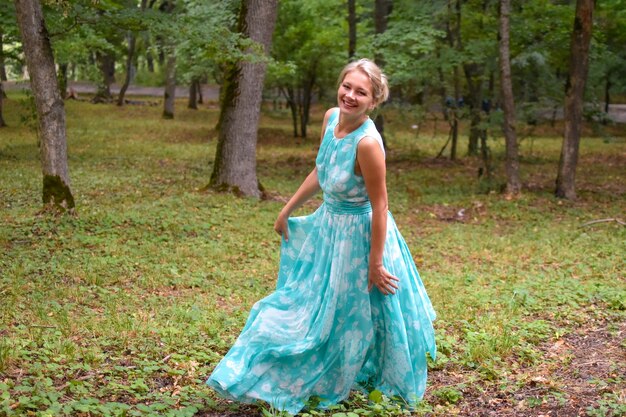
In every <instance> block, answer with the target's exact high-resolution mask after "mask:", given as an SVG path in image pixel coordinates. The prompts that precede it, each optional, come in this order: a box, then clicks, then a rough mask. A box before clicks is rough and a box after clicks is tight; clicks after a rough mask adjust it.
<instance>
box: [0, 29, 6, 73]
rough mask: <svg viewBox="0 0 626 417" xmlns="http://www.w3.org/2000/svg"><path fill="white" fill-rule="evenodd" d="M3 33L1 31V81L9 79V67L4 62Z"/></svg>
mask: <svg viewBox="0 0 626 417" xmlns="http://www.w3.org/2000/svg"><path fill="white" fill-rule="evenodd" d="M2 38H3V33H2V31H0V81H7V69H6V66H5V64H4V43H3V42H2V41H3V39H2Z"/></svg>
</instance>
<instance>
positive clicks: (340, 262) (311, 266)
mask: <svg viewBox="0 0 626 417" xmlns="http://www.w3.org/2000/svg"><path fill="white" fill-rule="evenodd" d="M337 121H338V110H336V111H335V112H334V113H333V114H332V116H330V117H329V121H328V126H327V128H326V132H325V134H324V137H323V139H322V143H321V145H320V149H319V152H318V156H317V159H316V166H317V175H318V179H319V183H320V186H321V188H322V191H323V193H324V202H323V204H322V205H321V206H320V207H319V208H318V209H317V210H316V211H315V212H314V213H313V214H311V215H308V216H303V217H292V218H289V220H288V228H289V241H288V242H285V241H284V240H283V242H282V245H281V254H280V267H279V272H278V281H277V285H276V291H275V292H273V293H272V294H270V295H269V296H267V297H266V298H264V299H262V300H260V301H258V302H257V303H256V304H255V305H254V307H253V308H252V310H251V312H250V316H249V318H248V320H247V322H246V325H245V327H244V329H243V331H242V332H241V334H240V336H239V338H238V339H237V341H236V342H235V344H234V346H233V347H232V348H231V349H230V351H229V352H228V353H227V354H226V356H225V357H224V358H223V360H222V361H221V362H220V363H219V364H218V365H217V367H216V368H215V370H214V371H213V373H212V375H211V376H210V378H209V379H208V381H207V384H208V385H209V386H211V387H212V388H214V389H215V390H216V391H217V392H218V394H220V395H221V396H223V397H226V398H230V399H234V400H237V401H241V402H254V401H255V400H263V401H265V402H267V403H269V404H270V405H271V406H273V407H274V408H276V409H279V410H285V411H288V412H290V413H292V414H296V413H297V412H298V411H300V410H301V409H302V408H303V407H304V406H305V405H306V403H307V400H308V399H309V398H311V397H317V400H318V401H320V402H319V407H321V408H324V407H327V406H328V405H331V404H336V403H338V402H340V401H342V400H344V399H345V398H347V396H348V395H349V393H350V390H351V389H353V388H354V389H370V390H371V389H378V390H380V391H381V392H382V393H384V394H386V395H388V396H389V397H400V398H402V399H403V400H404V401H406V402H408V403H409V404H415V402H416V401H419V400H420V399H421V398H422V397H423V394H424V390H425V388H426V352H428V353H429V354H430V356H431V357H432V358H434V357H435V352H436V349H435V338H434V331H433V327H432V321H433V320H434V319H435V312H434V310H433V308H432V305H431V302H430V300H429V299H428V295H427V294H426V290H425V289H424V285H423V284H422V281H421V279H420V277H419V274H418V272H417V269H416V267H415V263H414V262H413V259H412V257H411V254H410V253H409V249H408V247H407V245H406V243H405V241H404V239H403V237H402V236H401V235H400V232H399V231H398V229H397V227H396V224H395V222H394V220H393V218H392V217H391V214H388V219H387V236H386V241H385V247H384V252H383V265H384V267H385V268H386V269H387V270H388V271H389V272H390V273H391V274H392V275H394V276H396V277H397V278H399V280H400V281H399V283H398V286H399V289H398V290H397V291H396V293H395V294H394V295H383V294H382V293H380V292H379V291H378V290H377V289H376V288H373V289H372V290H371V291H368V288H367V286H368V259H369V250H370V240H371V232H370V229H371V214H372V209H371V204H370V202H369V199H368V196H367V192H366V189H365V183H364V180H363V178H362V177H361V176H359V175H357V174H355V172H354V168H355V161H356V150H357V145H358V143H359V141H360V140H361V139H362V138H364V137H366V136H369V137H372V138H375V139H376V140H378V142H379V143H380V144H381V147H382V140H381V137H380V134H379V133H378V131H377V130H376V128H375V126H374V123H373V122H372V120H371V119H369V118H368V119H367V120H366V121H365V122H364V123H363V124H362V125H361V126H360V127H359V128H358V129H357V130H355V131H353V132H352V133H350V134H349V135H347V136H345V137H344V138H341V139H338V138H336V137H335V135H334V131H335V126H336V125H337Z"/></svg>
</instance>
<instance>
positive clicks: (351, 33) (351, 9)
mask: <svg viewBox="0 0 626 417" xmlns="http://www.w3.org/2000/svg"><path fill="white" fill-rule="evenodd" d="M355 53H356V4H355V0H348V60H352V59H353V58H354V54H355Z"/></svg>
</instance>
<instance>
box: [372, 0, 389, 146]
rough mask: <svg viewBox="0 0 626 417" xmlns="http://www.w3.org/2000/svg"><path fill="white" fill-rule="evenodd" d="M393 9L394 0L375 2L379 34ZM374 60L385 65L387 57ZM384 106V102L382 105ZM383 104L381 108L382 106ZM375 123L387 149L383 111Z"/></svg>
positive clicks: (376, 55) (378, 57) (384, 27)
mask: <svg viewBox="0 0 626 417" xmlns="http://www.w3.org/2000/svg"><path fill="white" fill-rule="evenodd" d="M392 10H393V0H376V1H375V3H374V29H375V33H376V34H377V35H380V34H383V33H385V31H386V30H387V23H388V21H389V15H390V14H391V11H392ZM374 62H376V64H377V65H378V66H380V67H383V66H384V65H385V59H384V57H383V55H382V54H380V53H375V54H374ZM382 106H384V104H383V105H382ZM382 106H381V108H382ZM374 125H375V126H376V130H378V133H380V137H381V139H382V140H383V147H384V148H385V149H387V139H386V138H385V116H384V115H383V113H382V112H379V113H378V114H377V115H376V118H375V119H374Z"/></svg>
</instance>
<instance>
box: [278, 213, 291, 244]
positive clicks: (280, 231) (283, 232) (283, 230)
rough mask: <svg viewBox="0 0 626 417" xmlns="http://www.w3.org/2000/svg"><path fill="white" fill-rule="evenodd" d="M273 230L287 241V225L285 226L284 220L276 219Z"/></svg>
mask: <svg viewBox="0 0 626 417" xmlns="http://www.w3.org/2000/svg"><path fill="white" fill-rule="evenodd" d="M274 231H275V232H276V233H278V234H279V235H281V236H282V237H283V238H284V239H285V242H288V241H289V227H288V226H287V221H286V220H281V219H280V218H279V219H278V220H276V223H274Z"/></svg>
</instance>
